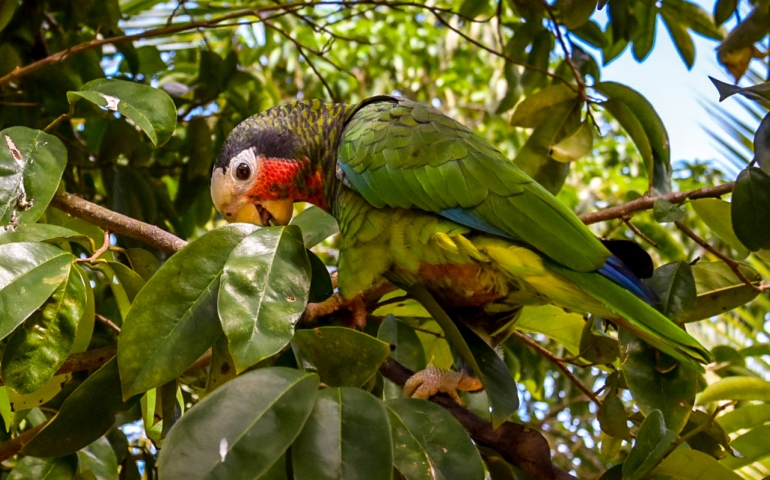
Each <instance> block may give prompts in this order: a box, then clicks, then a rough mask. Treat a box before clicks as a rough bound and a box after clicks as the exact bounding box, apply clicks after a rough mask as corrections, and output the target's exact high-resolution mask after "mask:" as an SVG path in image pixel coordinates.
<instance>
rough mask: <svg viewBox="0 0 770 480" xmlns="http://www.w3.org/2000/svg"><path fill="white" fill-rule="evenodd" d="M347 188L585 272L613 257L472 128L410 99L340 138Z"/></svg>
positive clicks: (382, 108) (378, 203) (383, 107)
mask: <svg viewBox="0 0 770 480" xmlns="http://www.w3.org/2000/svg"><path fill="white" fill-rule="evenodd" d="M338 160H339V166H340V169H341V170H342V171H343V172H344V174H345V177H346V179H345V180H346V182H347V183H348V184H349V185H350V186H351V187H352V188H353V189H354V190H356V191H357V192H358V193H360V194H361V195H362V196H363V197H364V198H365V199H366V200H367V201H368V202H369V203H371V204H372V205H374V206H375V207H384V206H390V207H400V208H419V209H422V210H427V211H431V212H435V213H437V214H439V215H442V216H444V217H446V218H449V219H450V220H453V221H455V222H457V223H460V224H463V225H466V226H468V227H471V228H474V229H477V230H482V231H486V232H489V233H494V234H498V235H501V236H505V237H508V238H511V239H513V240H517V241H521V242H524V243H527V244H529V245H531V246H532V247H534V248H536V249H537V250H539V251H541V252H542V253H544V254H545V255H547V256H548V257H550V258H552V259H553V260H555V261H557V262H558V263H560V264H561V265H564V266H566V267H569V268H571V269H573V270H577V271H581V272H589V271H594V270H598V269H599V268H601V267H602V266H603V265H604V263H605V260H606V259H607V257H609V256H610V252H609V251H608V250H607V249H606V248H605V247H604V246H603V245H602V244H601V242H599V240H598V239H597V238H596V236H595V235H594V234H593V233H591V231H590V230H589V229H588V228H587V227H586V226H585V225H584V224H583V223H582V222H581V221H580V220H579V219H578V218H577V217H576V216H575V214H573V213H572V212H571V211H570V210H569V209H567V208H566V207H565V206H564V205H562V204H561V203H560V202H559V201H558V200H557V199H556V198H555V197H554V196H553V195H551V194H550V193H549V192H548V191H547V190H545V189H544V188H543V187H541V186H540V185H539V184H538V183H537V182H535V181H534V180H532V179H531V178H530V177H529V176H528V175H527V174H526V173H524V172H523V171H522V170H521V169H520V168H519V167H518V166H516V165H515V164H514V163H513V162H512V161H510V160H509V159H507V158H505V157H504V156H503V154H502V153H500V152H499V151H498V150H497V149H495V148H494V147H493V146H492V145H491V144H489V143H488V142H487V141H486V140H484V139H483V138H481V137H479V136H478V135H476V134H475V133H473V132H472V131H471V130H470V129H468V128H467V127H465V126H463V125H461V124H460V123H458V122H456V121H454V120H452V119H450V118H449V117H447V116H445V115H443V114H442V113H440V112H438V111H436V110H434V109H432V108H430V107H426V106H425V105H421V104H418V103H415V102H412V101H409V100H403V99H399V100H398V101H397V102H395V101H394V102H388V101H383V102H377V103H373V104H370V105H366V106H364V107H362V108H360V109H359V110H358V111H357V112H356V113H355V115H353V117H352V118H351V119H350V121H349V123H348V125H347V126H346V128H345V131H344V132H343V134H342V138H341V140H340V146H339V152H338Z"/></svg>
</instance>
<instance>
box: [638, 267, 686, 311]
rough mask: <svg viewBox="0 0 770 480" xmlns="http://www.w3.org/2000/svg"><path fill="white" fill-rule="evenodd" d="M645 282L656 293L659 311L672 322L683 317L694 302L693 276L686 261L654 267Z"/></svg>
mask: <svg viewBox="0 0 770 480" xmlns="http://www.w3.org/2000/svg"><path fill="white" fill-rule="evenodd" d="M647 284H648V285H649V286H650V288H652V290H653V291H654V292H655V293H657V294H658V298H660V310H661V312H662V313H663V314H664V315H665V316H667V317H668V318H670V319H671V320H672V321H674V322H679V321H680V320H681V319H682V318H684V317H685V316H686V315H687V314H688V312H689V311H690V310H691V309H692V308H693V305H694V304H695V297H696V290H695V277H694V276H693V272H692V268H691V267H690V264H689V263H687V262H676V263H669V264H666V265H663V266H661V267H658V268H656V269H655V272H654V273H653V275H652V278H651V279H649V280H648V281H647Z"/></svg>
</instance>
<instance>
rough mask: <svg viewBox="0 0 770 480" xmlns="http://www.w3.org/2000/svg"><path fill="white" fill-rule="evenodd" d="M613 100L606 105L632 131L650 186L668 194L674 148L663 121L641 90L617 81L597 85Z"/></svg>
mask: <svg viewBox="0 0 770 480" xmlns="http://www.w3.org/2000/svg"><path fill="white" fill-rule="evenodd" d="M594 88H595V89H596V90H597V91H598V92H599V93H601V94H603V95H605V96H606V97H607V98H608V99H609V101H607V102H604V103H602V105H603V106H604V107H605V108H606V109H607V110H608V111H609V112H610V113H611V114H612V116H614V117H615V118H616V119H617V121H618V122H620V125H621V126H622V127H623V128H624V129H625V130H626V132H628V134H629V135H630V136H631V139H632V140H633V141H634V145H636V148H637V149H639V153H641V155H642V158H643V159H644V164H645V166H646V167H647V178H648V179H649V181H650V188H652V189H654V190H655V191H656V192H657V193H658V194H661V195H664V194H666V193H669V192H670V191H671V179H670V175H671V148H670V145H669V141H668V133H667V132H666V127H665V126H664V125H663V121H662V120H661V119H660V117H659V116H658V114H657V112H656V111H655V109H654V108H653V106H652V104H650V102H649V101H648V100H647V99H646V98H645V97H644V96H643V95H641V94H640V93H639V92H637V91H636V90H633V89H631V88H629V87H627V86H625V85H622V84H620V83H615V82H601V83H599V84H597V85H595V86H594Z"/></svg>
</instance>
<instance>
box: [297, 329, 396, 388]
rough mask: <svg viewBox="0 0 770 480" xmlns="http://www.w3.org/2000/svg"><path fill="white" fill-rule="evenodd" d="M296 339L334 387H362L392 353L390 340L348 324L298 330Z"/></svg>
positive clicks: (328, 382) (324, 381) (320, 372)
mask: <svg viewBox="0 0 770 480" xmlns="http://www.w3.org/2000/svg"><path fill="white" fill-rule="evenodd" d="M294 341H295V342H297V344H298V345H299V347H300V348H301V349H302V351H303V352H304V353H306V354H307V355H309V356H310V358H311V359H312V360H313V363H314V364H315V366H316V368H317V369H318V375H319V376H320V377H321V381H322V382H323V383H325V384H326V385H329V386H331V387H360V386H361V385H363V384H364V383H366V381H367V380H369V379H370V378H371V377H372V375H374V374H375V373H376V372H377V369H378V368H380V365H382V362H384V361H385V359H386V358H388V355H390V345H388V344H387V343H385V342H383V341H381V340H377V339H376V338H374V337H370V336H369V335H366V334H365V333H361V332H359V331H357V330H353V329H350V328H346V327H320V328H314V329H312V330H297V331H296V332H295V333H294Z"/></svg>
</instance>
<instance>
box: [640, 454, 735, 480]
mask: <svg viewBox="0 0 770 480" xmlns="http://www.w3.org/2000/svg"><path fill="white" fill-rule="evenodd" d="M654 473H655V474H657V475H667V476H668V478H671V479H672V480H740V479H741V478H742V477H741V476H740V475H738V474H736V473H734V472H733V471H731V470H730V469H729V468H727V467H725V466H723V465H721V464H720V463H719V462H717V461H716V460H714V458H713V457H711V456H710V455H706V454H705V453H702V452H699V451H697V450H687V449H684V448H680V449H677V450H674V451H673V452H671V455H669V456H668V457H666V458H665V460H663V461H662V462H661V463H660V465H658V467H657V468H656V469H655V471H654Z"/></svg>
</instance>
